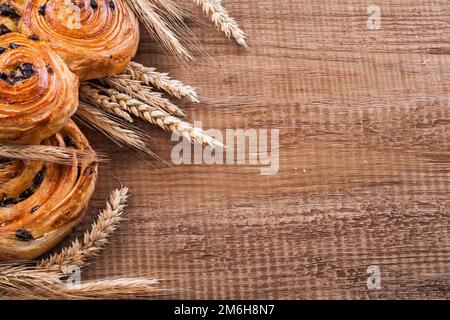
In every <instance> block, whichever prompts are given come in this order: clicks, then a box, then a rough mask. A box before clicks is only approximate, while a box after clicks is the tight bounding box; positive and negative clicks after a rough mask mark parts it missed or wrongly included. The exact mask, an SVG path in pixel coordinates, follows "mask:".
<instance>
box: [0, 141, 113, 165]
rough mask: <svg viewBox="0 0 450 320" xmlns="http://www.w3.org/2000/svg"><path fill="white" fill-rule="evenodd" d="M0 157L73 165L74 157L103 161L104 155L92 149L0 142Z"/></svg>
mask: <svg viewBox="0 0 450 320" xmlns="http://www.w3.org/2000/svg"><path fill="white" fill-rule="evenodd" d="M0 157H4V158H8V159H18V160H38V161H45V162H53V163H58V164H63V165H73V164H74V161H75V160H76V159H78V160H89V161H91V162H94V161H95V162H99V161H105V160H106V157H105V156H104V155H100V156H99V155H98V154H96V153H94V152H92V151H84V150H78V149H69V148H63V147H56V146H46V145H16V144H9V143H0Z"/></svg>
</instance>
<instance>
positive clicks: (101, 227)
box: [39, 187, 128, 273]
mask: <svg viewBox="0 0 450 320" xmlns="http://www.w3.org/2000/svg"><path fill="white" fill-rule="evenodd" d="M127 199H128V188H127V187H123V188H121V189H116V190H114V191H113V192H112V193H111V195H110V197H109V199H108V200H107V201H106V208H105V209H103V210H101V211H100V213H99V215H98V217H97V221H95V222H94V223H93V224H92V226H91V230H90V231H86V232H85V234H84V237H83V240H82V241H79V240H78V239H76V240H75V241H74V242H73V243H72V244H71V245H70V246H69V247H67V248H64V249H63V250H62V251H61V252H60V253H58V254H54V255H52V256H50V257H49V258H48V259H45V260H42V261H41V262H40V263H39V267H41V268H44V269H50V270H61V271H62V272H63V273H65V272H66V270H67V267H68V266H70V265H76V266H79V267H82V266H83V265H84V263H85V262H86V259H88V258H91V257H93V256H95V255H97V254H98V252H99V251H100V250H101V249H102V248H103V247H104V246H105V244H106V243H108V238H109V237H110V236H111V234H112V233H113V232H114V231H115V230H116V228H117V225H118V223H119V222H120V221H122V219H123V218H122V214H123V212H124V209H125V207H126V203H127Z"/></svg>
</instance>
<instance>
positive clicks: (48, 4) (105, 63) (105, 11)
mask: <svg viewBox="0 0 450 320" xmlns="http://www.w3.org/2000/svg"><path fill="white" fill-rule="evenodd" d="M21 11H22V19H21V22H20V29H21V32H22V33H24V34H26V35H27V36H33V35H37V36H38V37H39V38H40V39H41V40H42V41H46V42H48V43H49V44H50V46H51V47H52V48H53V49H55V50H56V51H57V52H58V53H59V54H60V55H61V56H62V57H63V59H64V61H65V62H66V63H67V64H68V66H69V68H70V69H71V70H72V71H73V72H74V73H75V74H77V75H78V76H79V77H80V79H81V80H88V79H97V78H103V77H107V76H111V75H114V74H117V73H120V72H121V71H122V70H123V69H124V68H125V66H126V65H127V64H128V63H129V62H130V60H131V59H132V58H133V57H134V55H135V54H136V51H137V47H138V44H139V24H138V21H137V18H136V16H135V15H134V14H133V12H132V11H131V9H130V8H129V7H128V5H127V4H126V3H125V1H122V0H76V1H75V0H30V1H27V2H26V5H25V6H24V8H23V10H21Z"/></svg>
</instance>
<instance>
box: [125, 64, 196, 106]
mask: <svg viewBox="0 0 450 320" xmlns="http://www.w3.org/2000/svg"><path fill="white" fill-rule="evenodd" d="M124 73H125V74H128V75H130V76H131V79H133V80H139V81H141V82H142V83H144V84H147V85H148V84H151V85H153V86H154V87H155V88H157V89H160V90H163V91H165V92H167V93H168V94H170V95H172V96H174V97H176V98H178V99H180V98H182V97H186V98H188V99H189V100H191V101H192V102H196V103H198V102H199V99H198V94H197V92H196V90H195V89H194V88H193V87H191V86H188V85H185V84H183V83H182V82H181V81H178V80H173V79H171V78H170V77H169V75H168V74H167V73H161V72H157V71H156V69H155V68H149V67H146V66H144V65H142V64H140V63H137V62H133V61H132V62H130V63H129V64H128V66H127V67H126V68H125V71H124Z"/></svg>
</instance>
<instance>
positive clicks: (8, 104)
mask: <svg viewBox="0 0 450 320" xmlns="http://www.w3.org/2000/svg"><path fill="white" fill-rule="evenodd" d="M31 39H33V40H31ZM31 39H29V38H27V37H26V36H24V35H21V34H19V33H14V32H11V33H7V34H5V35H3V36H0V141H17V142H24V143H39V142H40V141H41V140H43V139H45V138H48V137H50V136H51V135H53V134H55V133H56V132H58V131H59V130H61V129H62V127H63V126H64V124H65V123H66V121H67V120H68V119H69V118H70V116H72V115H73V114H74V113H75V111H76V108H77V105H78V78H77V76H76V75H74V74H73V73H72V72H71V71H70V70H69V68H68V67H67V65H66V64H65V63H64V61H63V60H62V59H61V57H60V56H59V55H58V54H57V53H56V52H55V51H53V50H51V49H50V48H49V47H48V46H47V45H44V44H42V43H40V41H38V39H37V38H34V37H31Z"/></svg>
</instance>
